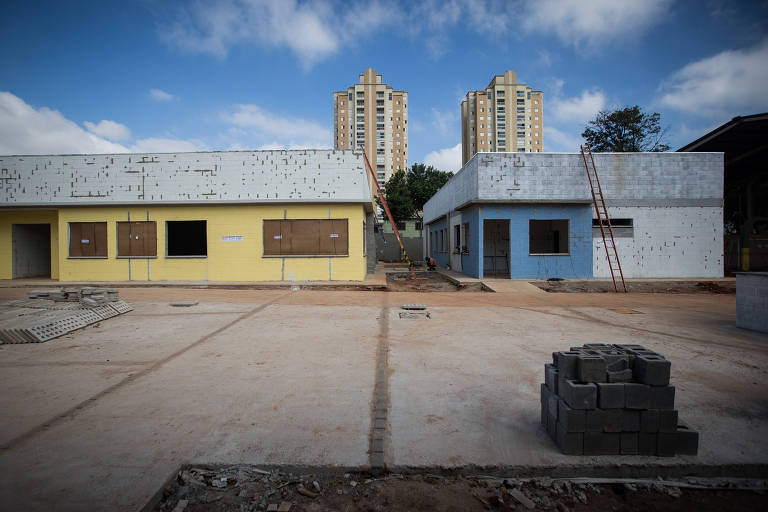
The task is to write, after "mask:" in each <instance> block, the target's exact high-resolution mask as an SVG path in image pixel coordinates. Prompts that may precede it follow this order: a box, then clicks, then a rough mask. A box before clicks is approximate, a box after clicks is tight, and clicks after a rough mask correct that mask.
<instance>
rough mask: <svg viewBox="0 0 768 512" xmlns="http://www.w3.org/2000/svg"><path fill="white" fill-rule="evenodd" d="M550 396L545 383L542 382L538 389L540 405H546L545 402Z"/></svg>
mask: <svg viewBox="0 0 768 512" xmlns="http://www.w3.org/2000/svg"><path fill="white" fill-rule="evenodd" d="M551 394H552V392H551V391H550V390H549V388H548V387H547V385H546V383H544V382H542V383H541V388H540V395H539V396H540V397H541V403H542V404H546V403H547V400H549V395H551Z"/></svg>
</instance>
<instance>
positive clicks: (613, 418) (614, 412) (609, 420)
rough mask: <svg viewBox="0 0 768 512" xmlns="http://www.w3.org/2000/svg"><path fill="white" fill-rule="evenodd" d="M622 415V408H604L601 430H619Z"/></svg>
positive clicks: (620, 428)
mask: <svg viewBox="0 0 768 512" xmlns="http://www.w3.org/2000/svg"><path fill="white" fill-rule="evenodd" d="M623 417H624V409H606V410H605V416H604V420H605V421H604V422H603V431H604V432H621V430H622V422H623Z"/></svg>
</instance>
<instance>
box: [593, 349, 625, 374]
mask: <svg viewBox="0 0 768 512" xmlns="http://www.w3.org/2000/svg"><path fill="white" fill-rule="evenodd" d="M597 355H599V356H600V357H602V358H603V359H605V364H606V368H608V367H610V366H613V365H616V364H621V363H624V364H627V363H628V362H629V357H627V355H626V354H625V353H624V352H622V351H620V350H616V349H615V348H614V349H605V350H598V351H597ZM624 368H626V366H625V367H624ZM624 368H617V369H618V370H623V369H624Z"/></svg>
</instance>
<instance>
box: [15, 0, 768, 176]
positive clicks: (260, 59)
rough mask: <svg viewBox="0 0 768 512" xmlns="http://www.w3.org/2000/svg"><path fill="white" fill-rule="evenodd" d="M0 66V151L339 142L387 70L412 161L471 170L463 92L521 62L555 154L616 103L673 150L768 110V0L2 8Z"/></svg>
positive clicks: (138, 3)
mask: <svg viewBox="0 0 768 512" xmlns="http://www.w3.org/2000/svg"><path fill="white" fill-rule="evenodd" d="M0 62H2V66H1V67H0V154H48V153H107V152H124V151H137V152H149V151H194V150H205V149H212V150H226V149H272V148H282V147H285V148H304V147H311V148H323V147H331V145H332V140H331V128H332V109H333V106H332V92H333V91H336V90H342V89H346V87H348V86H349V85H351V84H352V83H354V82H356V81H357V79H358V75H359V74H360V73H361V72H362V71H364V70H365V69H366V68H367V67H373V68H374V69H376V71H377V72H379V73H381V74H382V75H383V77H384V81H385V82H386V83H388V84H389V85H391V86H392V87H394V88H395V89H404V90H407V91H408V92H409V112H410V114H409V116H410V123H409V127H410V133H409V150H410V159H411V161H412V162H423V161H426V162H428V163H431V164H434V165H436V166H438V167H440V168H442V169H445V170H456V169H457V168H458V166H459V163H460V146H459V143H460V136H461V128H460V116H459V104H460V100H461V98H462V97H463V96H464V95H465V93H466V91H467V90H470V89H479V88H484V87H485V86H486V85H487V84H488V82H489V81H490V80H491V78H492V77H493V75H495V74H500V73H502V72H503V71H504V70H506V69H513V70H515V71H516V72H517V74H518V79H519V81H521V82H524V83H527V84H528V85H530V86H532V87H534V88H537V89H541V90H543V91H544V95H545V96H544V98H545V100H544V125H545V130H544V149H545V151H576V150H578V145H579V143H580V133H581V131H582V130H583V127H584V124H585V122H586V121H588V120H589V119H591V118H593V117H594V115H595V114H596V113H597V111H599V110H600V109H610V108H612V107H615V106H623V105H634V104H639V105H641V106H642V107H644V108H645V109H646V110H648V111H657V112H660V113H661V115H662V122H663V124H664V125H665V126H668V127H669V137H668V140H669V143H670V145H671V146H672V148H673V149H677V148H678V147H680V146H682V145H684V144H686V143H687V142H690V141H692V140H694V139H695V138H697V137H698V136H700V135H702V134H704V133H706V132H707V131H709V130H710V129H712V128H714V127H716V126H718V125H720V124H722V123H723V122H726V121H728V120H729V119H731V118H732V117H734V116H737V115H748V114H754V113H757V112H765V111H768V1H751V2H748V1H743V2H738V1H725V0H722V1H721V0H696V1H694V0H691V1H673V0H629V1H620V0H576V1H573V0H538V1H530V2H524V1H513V0H509V1H495V0H447V1H442V2H439V1H432V0H424V1H420V2H415V1H403V2H396V1H384V0H368V1H363V2H354V1H347V2H342V1H332V0H328V1H317V2H302V1H296V0H274V1H273V0H228V1H213V0H209V1H198V2H169V1H155V0H134V1H131V0H124V1H93V2H89V1H80V2H78V1H73V2H37V1H27V2H4V3H3V5H2V7H0Z"/></svg>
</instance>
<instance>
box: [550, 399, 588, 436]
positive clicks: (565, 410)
mask: <svg viewBox="0 0 768 512" xmlns="http://www.w3.org/2000/svg"><path fill="white" fill-rule="evenodd" d="M557 405H558V413H557V421H558V422H560V423H562V424H563V426H564V427H565V430H566V431H567V432H584V430H585V429H586V428H587V411H585V410H584V409H573V408H571V407H568V404H567V403H565V400H562V399H561V400H559V401H558V402H557Z"/></svg>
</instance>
